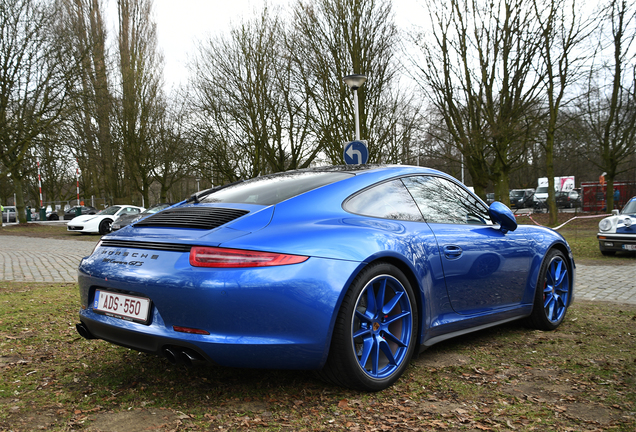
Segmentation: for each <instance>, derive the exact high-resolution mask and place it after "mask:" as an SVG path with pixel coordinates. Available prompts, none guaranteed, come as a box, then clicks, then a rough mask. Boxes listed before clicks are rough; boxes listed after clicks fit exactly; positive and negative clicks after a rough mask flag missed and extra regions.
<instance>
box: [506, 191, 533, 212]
mask: <svg viewBox="0 0 636 432" xmlns="http://www.w3.org/2000/svg"><path fill="white" fill-rule="evenodd" d="M533 196H534V189H513V190H511V191H510V207H511V208H516V209H521V208H527V207H532V205H533V202H532V198H533Z"/></svg>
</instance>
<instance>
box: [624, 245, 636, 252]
mask: <svg viewBox="0 0 636 432" xmlns="http://www.w3.org/2000/svg"><path fill="white" fill-rule="evenodd" d="M623 249H625V250H633V251H636V245H626V244H624V245H623Z"/></svg>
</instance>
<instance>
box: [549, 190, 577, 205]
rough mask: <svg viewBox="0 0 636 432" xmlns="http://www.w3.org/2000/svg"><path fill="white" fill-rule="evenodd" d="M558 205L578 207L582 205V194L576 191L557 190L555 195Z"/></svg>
mask: <svg viewBox="0 0 636 432" xmlns="http://www.w3.org/2000/svg"><path fill="white" fill-rule="evenodd" d="M554 198H555V200H556V205H557V207H559V208H578V207H581V195H579V193H578V192H576V191H561V192H556V194H555V196H554Z"/></svg>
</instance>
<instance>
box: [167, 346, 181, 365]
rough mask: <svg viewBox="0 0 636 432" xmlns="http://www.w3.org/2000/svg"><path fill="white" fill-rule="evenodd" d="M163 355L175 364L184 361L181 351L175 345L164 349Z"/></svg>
mask: <svg viewBox="0 0 636 432" xmlns="http://www.w3.org/2000/svg"><path fill="white" fill-rule="evenodd" d="M163 355H164V357H165V358H167V359H168V361H169V362H170V363H172V364H173V365H176V364H181V363H182V362H183V360H182V359H181V353H180V352H179V351H177V350H176V349H174V348H173V347H165V348H164V349H163Z"/></svg>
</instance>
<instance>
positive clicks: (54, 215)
mask: <svg viewBox="0 0 636 432" xmlns="http://www.w3.org/2000/svg"><path fill="white" fill-rule="evenodd" d="M59 219H60V217H59V216H58V215H56V214H55V213H51V216H49V220H52V221H56V220H59Z"/></svg>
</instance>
